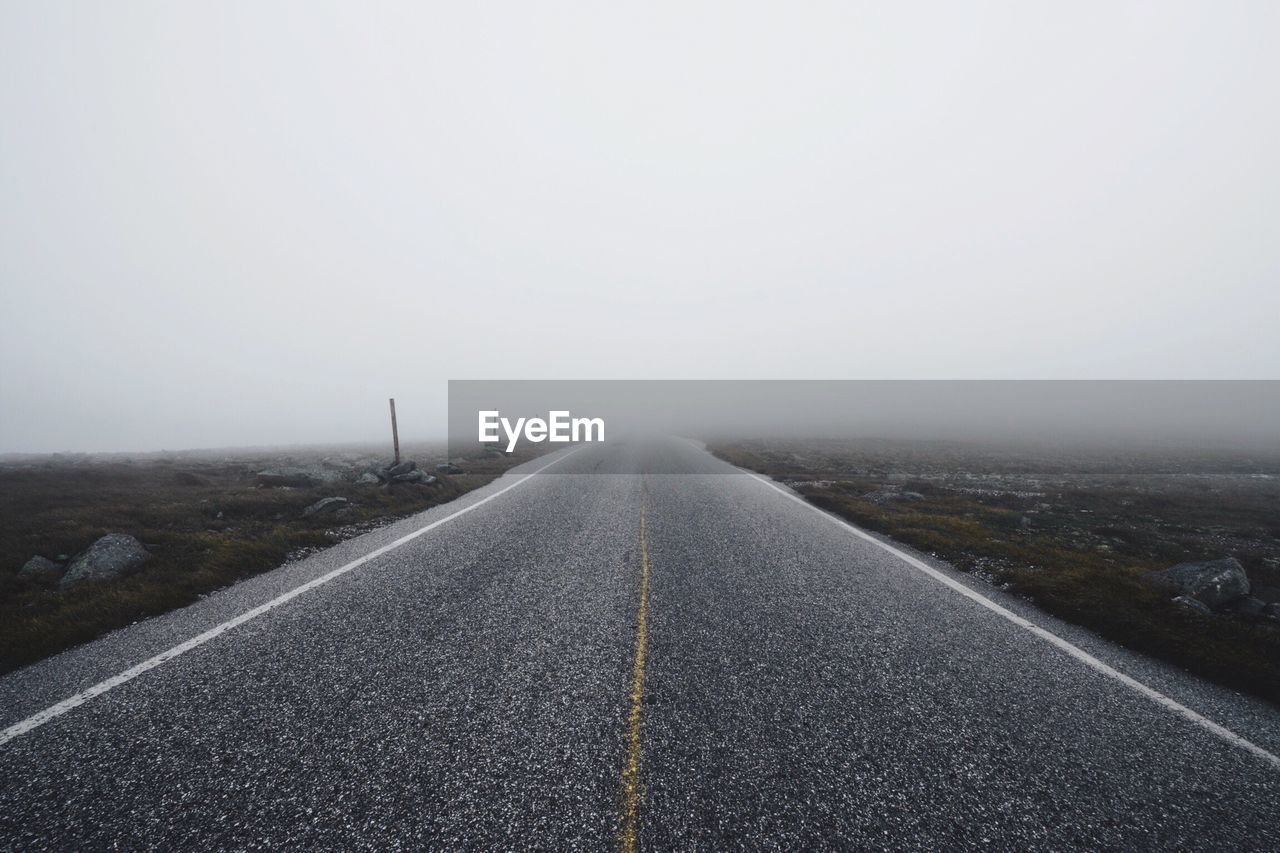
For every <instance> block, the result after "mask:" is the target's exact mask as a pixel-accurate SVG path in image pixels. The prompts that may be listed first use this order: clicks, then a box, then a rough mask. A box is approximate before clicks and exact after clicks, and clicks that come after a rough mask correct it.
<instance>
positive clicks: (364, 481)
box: [356, 471, 382, 486]
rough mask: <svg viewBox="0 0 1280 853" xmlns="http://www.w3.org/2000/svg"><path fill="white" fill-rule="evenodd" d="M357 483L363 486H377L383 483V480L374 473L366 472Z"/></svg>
mask: <svg viewBox="0 0 1280 853" xmlns="http://www.w3.org/2000/svg"><path fill="white" fill-rule="evenodd" d="M356 482H357V483H359V484H360V485H362V486H376V485H378V484H379V483H381V482H382V480H381V479H380V478H379V477H378V475H377V474H375V473H373V472H372V471H365V472H364V473H363V474H361V475H360V477H359V479H357V480H356Z"/></svg>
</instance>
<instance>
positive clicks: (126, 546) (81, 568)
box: [58, 533, 151, 589]
mask: <svg viewBox="0 0 1280 853" xmlns="http://www.w3.org/2000/svg"><path fill="white" fill-rule="evenodd" d="M150 559H151V553H150V552H149V551H147V549H146V548H144V547H142V543H141V542H139V541H138V540H137V539H134V538H133V537H132V536H130V535H128V534H127V533H108V534H107V535H106V536H103V537H102V538H101V539H99V540H98V541H97V542H94V543H93V544H92V545H90V546H89V547H88V548H86V549H84V550H83V551H81V552H80V553H79V554H77V555H76V556H75V558H74V559H73V560H72V561H71V565H69V566H67V571H66V574H64V575H63V576H62V580H60V581H59V582H58V585H59V586H60V587H62V588H63V589H66V588H67V587H71V586H75V585H76V584H80V583H85V582H86V581H95V582H96V581H109V580H115V579H116V578H119V577H124V576H125V575H127V574H130V573H132V572H135V571H137V570H138V569H139V568H140V567H141V566H142V564H143V563H145V562H146V561H147V560H150Z"/></svg>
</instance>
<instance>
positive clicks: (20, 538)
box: [0, 450, 524, 672]
mask: <svg viewBox="0 0 1280 853" xmlns="http://www.w3.org/2000/svg"><path fill="white" fill-rule="evenodd" d="M439 452H441V451H439V450H437V451H436V453H437V454H438V453H439ZM321 455H322V454H320V453H316V454H309V453H307V452H305V451H301V452H299V451H294V452H292V453H291V454H290V456H289V457H282V456H281V455H278V454H277V455H272V454H262V453H256V454H251V455H246V456H244V457H242V458H235V457H233V458H223V459H217V460H214V459H210V458H207V457H200V456H169V457H166V456H159V457H148V458H139V459H134V460H126V459H122V458H114V459H106V460H84V459H69V460H68V459H57V458H46V459H43V460H37V461H24V462H23V463H22V464H13V463H10V464H6V465H2V466H0V672H7V671H10V670H13V669H16V668H18V667H20V666H23V665H26V664H28V663H31V662H33V661H36V660H39V659H41V658H43V657H46V656H48V655H51V654H55V653H57V652H59V651H62V650H63V649H66V648H69V647H71V646H74V645H77V644H79V643H83V642H86V641H89V640H92V639H94V638H95V637H98V636H101V635H102V634H104V633H106V632H107V631H110V630H113V629H115V628H119V627H122V626H124V625H128V624H129V623H131V622H134V621H136V620H138V619H143V618H146V617H148V616H154V615H156V614H159V613H163V612H165V611H168V610H172V609H174V608H176V607H182V606H185V605H187V604H190V603H191V602H193V601H195V600H197V599H198V598H199V597H200V596H202V595H205V594H207V593H209V592H211V591H213V590H215V589H218V588H220V587H223V586H226V585H228V584H231V583H234V582H235V581H237V580H240V579H242V578H246V577H249V576H251V575H255V574H259V573H261V572H264V571H267V570H270V569H273V568H275V567H276V566H279V565H281V564H282V563H284V562H286V560H287V559H288V558H289V557H290V555H298V554H299V553H305V552H307V551H309V550H314V549H320V548H324V547H327V546H329V545H332V544H334V543H336V542H338V541H341V540H342V539H344V538H348V537H350V536H352V535H356V534H357V533H359V532H362V531H363V530H365V529H369V528H371V527H373V526H377V525H378V524H379V523H386V522H390V521H392V520H394V519H396V518H400V517H404V516H406V515H410V514H413V513H416V512H420V511H422V510H424V509H427V508H428V507H431V506H435V505H436V504H440V503H444V502H446V501H450V500H453V499H454V498H456V497H458V496H459V495H462V494H464V493H466V492H468V491H470V490H472V489H474V488H477V487H479V486H481V485H484V484H485V483H488V482H489V481H491V480H492V479H494V478H495V477H497V476H499V475H500V474H501V473H502V471H504V470H505V469H507V468H509V467H511V466H512V465H513V464H516V463H518V462H520V461H524V458H509V457H505V456H494V457H487V458H485V459H482V460H477V461H468V462H467V463H466V471H467V473H466V474H461V475H456V476H440V478H439V482H438V483H437V484H434V485H417V484H398V485H396V486H394V487H390V488H388V487H384V486H378V485H361V484H357V483H355V482H354V481H353V480H354V478H355V476H356V475H358V474H359V473H360V471H361V470H363V468H364V467H367V464H372V463H373V462H374V460H375V457H373V456H371V455H368V454H364V455H365V456H368V461H367V463H357V467H355V468H353V469H350V470H347V471H346V472H344V479H342V480H339V481H336V482H333V483H327V484H325V485H321V486H316V487H312V488H298V489H264V488H258V487H257V486H256V481H255V476H254V475H255V473H256V472H257V471H259V470H261V469H263V468H266V467H272V466H275V465H281V464H301V463H318V462H319V460H320V457H321ZM355 456H356V457H360V456H361V454H355ZM417 458H418V459H419V460H422V461H423V462H424V463H430V464H424V467H427V468H428V470H431V466H432V465H433V464H434V463H435V462H437V461H440V459H439V458H438V457H437V458H429V457H428V456H427V455H426V454H425V453H424V454H422V455H418V456H417ZM329 496H341V497H345V498H348V499H349V500H350V501H352V503H353V504H354V506H353V508H352V509H350V510H348V511H346V512H345V513H343V515H342V516H341V517H335V516H333V515H321V516H313V517H309V518H307V517H303V516H302V510H303V509H304V508H305V507H307V506H308V505H309V504H311V503H313V502H315V501H317V500H319V499H320V498H322V497H329ZM112 532H121V533H128V534H131V535H133V536H135V537H137V538H138V539H140V540H141V541H142V542H143V543H145V544H146V545H147V546H148V548H149V549H150V550H151V551H152V553H153V554H154V558H153V559H152V560H150V561H148V562H147V563H146V564H145V565H144V566H143V568H142V570H141V571H140V572H138V573H137V574H135V575H132V576H130V577H127V578H122V579H120V580H117V581H112V582H108V583H100V584H84V585H81V586H79V587H75V588H72V589H68V590H65V591H64V590H58V589H57V588H48V587H44V586H41V585H38V584H36V583H32V582H29V581H26V580H23V579H21V578H19V577H17V572H18V569H19V568H20V567H21V566H22V564H23V563H24V562H26V560H27V559H28V558H30V557H31V556H32V555H33V554H41V555H43V556H46V557H49V558H57V557H58V556H59V555H68V556H70V555H74V554H75V553H77V552H78V551H80V550H82V549H83V548H85V547H86V546H87V545H89V544H90V543H91V542H93V541H94V540H95V539H97V538H98V537H99V536H102V535H104V534H106V533H112Z"/></svg>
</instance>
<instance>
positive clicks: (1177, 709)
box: [743, 469, 1280, 770]
mask: <svg viewBox="0 0 1280 853" xmlns="http://www.w3.org/2000/svg"><path fill="white" fill-rule="evenodd" d="M743 470H744V472H745V473H746V474H748V475H749V476H751V477H754V478H755V479H757V480H759V481H760V482H761V483H764V484H765V485H766V486H768V487H769V488H771V489H774V490H776V491H778V492H779V493H780V494H782V496H783V497H786V498H789V499H791V500H793V501H795V502H796V503H798V504H800V505H801V506H803V507H806V508H808V509H811V510H813V511H814V512H816V513H817V514H818V515H821V516H822V517H823V518H826V519H827V520H829V521H832V522H835V523H836V524H839V525H840V526H842V527H844V528H845V529H846V530H848V531H849V532H850V533H852V534H853V535H855V536H857V537H858V538H860V539H865V540H866V541H868V542H870V543H871V544H873V545H875V546H876V547H878V548H881V549H882V550H885V551H888V552H889V553H890V554H892V555H893V556H895V557H897V558H898V559H900V560H902V561H903V562H905V563H907V564H908V565H909V566H911V567H912V568H914V569H917V570H919V571H921V572H923V573H924V574H926V575H928V576H929V577H931V578H933V579H934V580H936V581H937V582H938V583H940V584H943V585H944V586H947V587H950V588H951V589H953V590H955V591H956V592H958V593H960V594H961V595H963V596H964V597H965V598H968V599H969V600H971V601H974V602H976V603H978V604H980V605H982V606H983V607H985V608H987V609H988V610H990V611H991V612H992V613H995V614H996V615H998V616H1002V617H1004V618H1005V619H1007V620H1009V621H1010V622H1012V623H1013V624H1015V625H1017V626H1018V627H1020V628H1026V629H1027V630H1028V631H1030V632H1031V633H1032V634H1035V635H1036V636H1037V637H1039V638H1040V639H1042V640H1045V641H1047V642H1049V643H1052V644H1053V645H1055V646H1057V647H1058V648H1059V649H1061V650H1062V651H1064V652H1066V653H1067V654H1069V655H1071V657H1073V658H1075V659H1076V660H1078V661H1080V662H1081V663H1083V664H1085V665H1086V666H1088V667H1091V668H1092V669H1094V670H1096V671H1098V672H1100V673H1102V674H1103V675H1105V676H1107V677H1108V678H1111V679H1113V680H1115V681H1118V682H1120V683H1121V684H1123V685H1124V686H1125V687H1128V688H1129V689H1130V690H1133V691H1134V692H1135V693H1138V694H1140V695H1142V696H1145V697H1146V698H1148V699H1150V700H1151V701H1152V702H1155V703H1156V704H1157V705H1159V706H1161V707H1162V708H1164V709H1166V710H1168V711H1172V712H1173V713H1175V714H1177V715H1178V716H1180V717H1183V718H1185V719H1187V720H1190V721H1191V722H1193V723H1195V724H1196V725H1197V726H1199V727H1200V728H1202V729H1204V730H1205V731H1208V732H1210V733H1212V734H1215V735H1217V736H1218V737H1220V738H1222V739H1223V740H1225V741H1226V742H1227V743H1230V744H1232V745H1234V746H1238V747H1240V748H1241V749H1244V750H1247V751H1248V752H1251V753H1253V754H1254V755H1256V756H1257V757H1258V758H1261V759H1262V760H1263V761H1266V762H1267V763H1268V764H1270V765H1271V766H1272V767H1274V768H1275V769H1277V770H1280V757H1277V756H1276V755H1275V754H1274V753H1271V752H1268V751H1267V750H1265V749H1263V748H1262V747H1260V746H1258V745H1257V744H1256V743H1254V742H1253V741H1250V740H1246V739H1245V738H1242V737H1241V736H1240V735H1238V734H1236V733H1235V732H1233V731H1231V730H1230V729H1228V728H1225V727H1223V726H1220V725H1218V724H1217V723H1215V722H1214V721H1213V720H1210V719H1209V718H1208V717H1205V716H1202V715H1201V714H1197V713H1196V712H1195V711H1193V710H1191V709H1190V708H1188V707H1187V706H1186V705H1183V704H1182V703H1181V702H1178V701H1177V700H1175V699H1172V698H1170V697H1168V696H1166V695H1164V694H1163V693H1161V692H1160V691H1158V690H1154V689H1152V688H1150V687H1148V686H1147V685H1145V684H1143V683H1142V682H1140V681H1137V680H1135V679H1133V678H1131V677H1129V676H1127V675H1125V674H1124V673H1123V672H1120V671H1119V670H1118V669H1115V668H1113V667H1111V666H1108V665H1107V664H1105V663H1103V662H1102V661H1100V660H1098V659H1097V658H1096V657H1094V656H1093V655H1091V654H1089V653H1088V652H1086V651H1085V650H1084V649H1082V648H1080V647H1079V646H1077V645H1074V644H1073V643H1070V642H1068V641H1066V640H1064V639H1062V638H1061V637H1059V636H1058V635H1057V634H1054V633H1052V632H1050V631H1047V630H1045V629H1044V628H1041V627H1040V626H1039V625H1036V624H1034V623H1032V622H1029V621H1027V620H1026V619H1023V618H1022V617H1021V616H1019V615H1018V614H1016V613H1014V612H1013V611H1012V610H1008V609H1006V608H1004V607H1001V606H1000V605H999V604H996V603H995V602H994V601H992V600H991V599H989V598H987V597H986V596H984V595H982V594H981V593H979V592H976V591H975V590H973V589H970V588H969V587H967V586H965V585H964V584H962V583H960V582H959V581H957V580H955V579H953V578H949V577H947V576H946V575H945V574H943V573H942V572H940V571H938V570H937V569H935V568H933V567H932V566H930V565H929V564H928V563H926V562H924V561H923V560H920V559H918V558H916V557H913V556H911V555H910V554H908V553H906V552H905V551H902V550H900V549H898V548H895V547H893V546H892V545H890V544H888V543H886V542H882V541H881V540H879V539H877V538H876V537H874V536H872V535H871V534H870V533H867V532H866V531H864V530H861V529H859V528H857V527H855V526H853V525H852V524H850V523H849V522H847V521H845V520H844V519H843V518H839V517H838V516H835V515H833V514H831V513H829V512H827V511H826V510H823V509H822V508H821V507H817V506H814V505H813V504H811V503H809V502H808V501H806V500H805V499H804V498H802V497H800V496H799V495H797V494H795V493H794V492H791V491H789V490H787V489H784V488H783V487H782V486H780V485H778V484H777V483H775V482H773V481H772V480H769V479H766V478H765V477H762V476H760V475H759V474H756V473H754V472H752V471H745V469H743Z"/></svg>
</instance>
